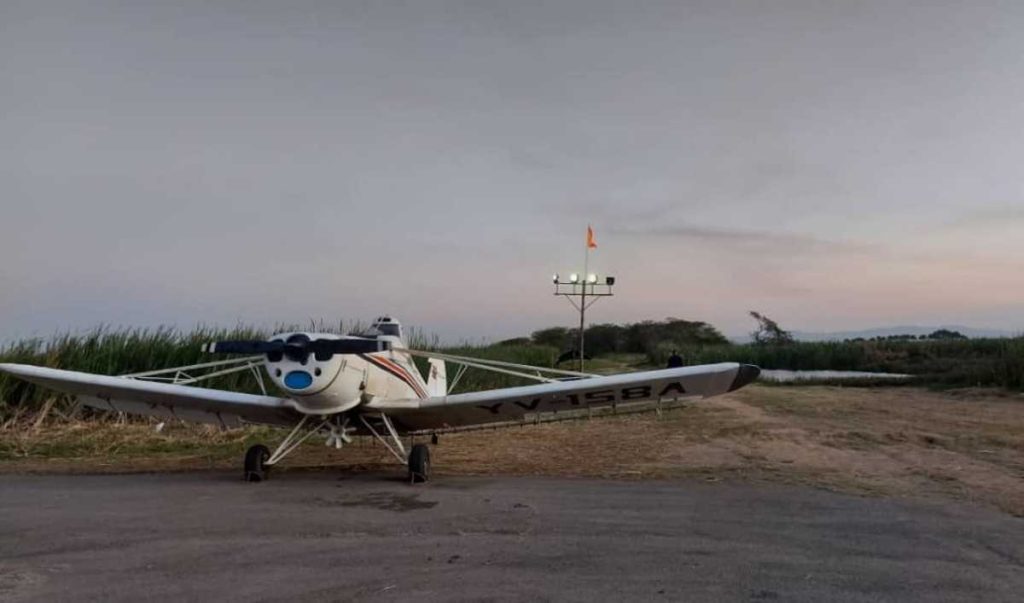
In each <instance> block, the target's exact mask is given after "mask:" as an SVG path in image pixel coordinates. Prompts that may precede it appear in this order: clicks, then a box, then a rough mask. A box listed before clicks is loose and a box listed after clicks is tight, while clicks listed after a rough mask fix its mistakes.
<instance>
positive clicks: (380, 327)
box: [370, 316, 402, 339]
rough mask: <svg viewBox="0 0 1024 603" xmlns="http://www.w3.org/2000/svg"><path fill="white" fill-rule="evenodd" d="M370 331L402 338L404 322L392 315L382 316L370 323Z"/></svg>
mask: <svg viewBox="0 0 1024 603" xmlns="http://www.w3.org/2000/svg"><path fill="white" fill-rule="evenodd" d="M370 332H371V333H374V332H375V333H376V334H379V335H390V336H391V337H398V338H399V339H401V338H402V324H401V323H399V322H398V321H397V320H395V319H393V318H391V317H390V316H381V317H379V318H377V319H376V320H374V321H373V324H372V325H370Z"/></svg>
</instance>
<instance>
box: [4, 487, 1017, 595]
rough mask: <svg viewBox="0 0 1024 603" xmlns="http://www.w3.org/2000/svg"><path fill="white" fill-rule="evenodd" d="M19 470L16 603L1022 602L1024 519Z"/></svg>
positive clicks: (591, 492) (713, 493)
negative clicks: (148, 602)
mask: <svg viewBox="0 0 1024 603" xmlns="http://www.w3.org/2000/svg"><path fill="white" fill-rule="evenodd" d="M274 477H275V478H274V479H272V480H270V481H269V482H264V483H262V484H244V483H242V482H240V481H239V480H238V476H236V475H235V474H233V473H232V474H227V473H191V474H162V475H121V476H0V600H3V601H22V600H25V601H54V600H76V601H80V600H103V601H109V600H140V599H143V598H149V599H156V600H186V599H188V600H197V599H199V600H218V601H260V600H279V599H289V600H351V599H356V600H420V601H428V600H483V599H491V600H494V599H497V600H577V601H592V600H654V601H678V600H684V599H685V600H691V601H692V600H698V601H699V600H704V601H721V600H733V601H750V600H760V601H764V600H780V601H792V600H805V601H879V600H900V601H905V600H920V601H943V600H962V601H969V600H970V601H978V600H984V601H996V600H1002V601H1020V600H1022V598H1024V520H1022V519H1019V518H1014V517H1011V516H1008V515H1005V514H1001V513H999V512H997V511H992V510H987V509H979V508H972V507H968V506H962V505H950V504H938V503H935V504H932V503H920V502H917V503H912V502H906V501H892V500H883V499H871V498H859V497H853V496H845V495H838V494H832V493H828V492H823V491H818V490H813V489H807V488H802V487H784V486H764V485H728V484H705V483H697V482H685V481H680V482H609V481H593V480H570V479H547V478H544V479H540V478H507V479H497V478H466V477H458V478H455V477H440V478H438V479H436V480H435V481H434V482H432V483H430V484H429V485H426V486H417V487H412V486H409V485H407V484H405V483H403V482H400V481H398V480H397V479H396V478H395V477H392V476H368V475H360V476H357V477H351V476H349V477H345V478H342V479H339V478H338V476H337V474H333V473H327V472H292V473H279V474H278V475H276V476H274Z"/></svg>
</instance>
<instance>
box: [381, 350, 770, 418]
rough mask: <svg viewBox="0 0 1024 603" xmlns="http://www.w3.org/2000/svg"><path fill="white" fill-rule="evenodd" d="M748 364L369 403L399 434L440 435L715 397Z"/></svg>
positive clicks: (748, 374)
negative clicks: (570, 414)
mask: <svg viewBox="0 0 1024 603" xmlns="http://www.w3.org/2000/svg"><path fill="white" fill-rule="evenodd" d="M760 372H761V369H759V368H758V367H756V366H753V365H749V364H737V363H734V362H727V363H722V364H708V365H703V366H688V367H681V368H671V369H663V370H656V371H645V372H640V373H625V374H620V375H609V376H606V377H592V378H588V379H574V380H571V381H558V382H555V383H544V384H540V385H527V386H523V387H510V388H505V389H496V390H490V391H482V392H472V393H466V394H455V395H448V396H436V397H432V398H427V399H425V400H412V401H375V402H371V403H370V404H369V407H371V408H373V409H377V410H380V411H382V412H385V413H387V414H388V416H390V417H391V418H392V420H394V421H395V423H397V424H398V425H400V426H401V428H402V429H403V430H405V431H425V430H444V429H452V428H458V427H467V426H472V425H487V424H491V423H507V422H510V421H523V420H526V419H528V416H533V415H538V414H543V413H549V414H550V413H557V412H563V411H572V410H585V409H587V408H599V407H615V408H620V407H629V406H631V405H636V404H640V403H645V402H647V403H649V402H652V401H658V400H675V399H678V398H686V397H708V396H717V395H719V394H724V393H727V392H731V391H733V390H736V389H739V388H741V387H743V386H744V385H746V384H748V383H750V382H751V381H753V380H754V379H756V378H757V376H758V375H759V374H760Z"/></svg>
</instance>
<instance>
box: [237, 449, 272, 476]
mask: <svg viewBox="0 0 1024 603" xmlns="http://www.w3.org/2000/svg"><path fill="white" fill-rule="evenodd" d="M269 458H270V450H269V449H268V448H267V447H266V446H264V445H263V444H256V445H255V446H251V447H249V449H248V450H246V451H245V474H244V475H243V479H245V481H247V482H262V481H263V480H265V479H267V475H268V474H269V473H270V467H268V466H267V465H264V464H263V463H265V462H267V459H269Z"/></svg>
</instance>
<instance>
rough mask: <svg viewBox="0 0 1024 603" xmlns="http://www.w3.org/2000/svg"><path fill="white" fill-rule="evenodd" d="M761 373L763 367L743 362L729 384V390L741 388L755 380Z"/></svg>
mask: <svg viewBox="0 0 1024 603" xmlns="http://www.w3.org/2000/svg"><path fill="white" fill-rule="evenodd" d="M760 374H761V369H760V368H759V367H756V366H754V365H753V364H741V365H740V368H738V369H737V370H736V377H735V378H734V379H733V380H732V385H730V386H729V391H731V392H734V391H736V390H738V389H739V388H741V387H743V386H744V385H747V384H749V383H751V382H753V381H754V380H755V379H757V377H758V375H760Z"/></svg>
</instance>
